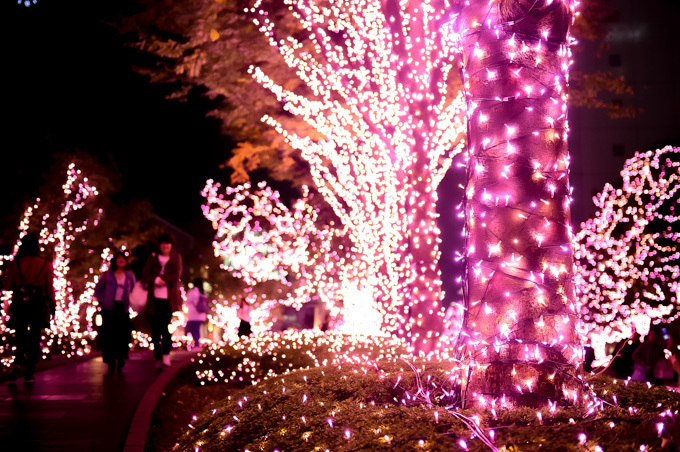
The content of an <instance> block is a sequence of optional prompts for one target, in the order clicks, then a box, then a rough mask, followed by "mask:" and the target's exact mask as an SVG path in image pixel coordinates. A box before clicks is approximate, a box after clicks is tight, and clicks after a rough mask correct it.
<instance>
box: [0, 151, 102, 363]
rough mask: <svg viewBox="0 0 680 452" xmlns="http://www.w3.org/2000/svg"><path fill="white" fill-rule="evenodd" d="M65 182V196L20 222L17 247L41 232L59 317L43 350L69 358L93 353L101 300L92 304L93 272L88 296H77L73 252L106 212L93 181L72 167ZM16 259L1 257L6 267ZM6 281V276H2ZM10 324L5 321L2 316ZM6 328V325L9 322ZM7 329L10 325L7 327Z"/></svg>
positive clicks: (34, 209) (40, 204)
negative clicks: (91, 346) (94, 320)
mask: <svg viewBox="0 0 680 452" xmlns="http://www.w3.org/2000/svg"><path fill="white" fill-rule="evenodd" d="M65 176H66V177H65V180H64V181H63V182H62V185H61V189H62V195H63V196H54V197H53V198H51V199H48V200H46V201H43V200H41V199H38V200H36V203H35V204H34V205H33V206H29V207H27V208H26V210H25V212H24V216H23V218H22V219H21V221H20V223H19V240H18V241H17V244H16V246H15V247H14V253H16V251H17V249H18V247H19V243H20V240H21V238H22V237H23V236H24V235H25V234H26V232H27V231H29V230H30V229H33V230H34V231H36V232H37V233H38V236H39V240H40V244H41V247H42V248H43V250H44V251H45V252H46V254H47V255H49V256H50V257H51V259H52V266H53V270H54V294H55V302H56V313H55V316H54V317H53V319H52V322H51V325H50V329H49V332H48V333H49V335H50V337H49V338H47V339H46V340H45V341H44V343H43V346H44V347H46V348H49V349H52V350H54V349H58V350H60V351H61V352H62V353H64V354H72V353H76V350H77V349H81V350H80V352H79V353H81V354H82V353H83V352H88V351H89V343H88V341H89V340H92V339H94V337H95V336H96V333H95V332H94V330H93V328H92V327H93V325H92V324H91V321H92V316H93V314H94V310H95V309H96V306H95V303H96V302H95V301H94V300H93V299H92V297H91V296H88V294H90V295H91V290H90V288H91V287H90V286H91V285H92V282H91V280H92V278H95V282H96V276H93V274H92V273H93V272H92V271H91V272H90V274H89V275H88V276H87V277H85V279H86V280H88V279H89V280H90V282H89V283H86V284H85V285H86V289H85V290H84V293H82V294H76V293H75V291H74V289H73V284H72V281H71V276H70V274H69V271H70V268H71V249H72V247H73V245H74V243H78V242H77V241H76V239H82V235H83V233H84V232H85V231H86V230H87V229H88V228H91V227H93V226H96V225H97V223H98V221H99V220H100V218H101V215H102V210H101V209H98V208H95V207H94V205H93V201H94V200H95V199H97V196H98V194H99V192H98V190H97V188H96V187H95V186H94V185H93V184H92V182H91V181H90V180H89V179H88V177H87V176H86V175H85V174H83V172H82V171H81V170H80V169H79V168H77V167H76V165H75V164H73V163H71V164H70V165H69V166H68V168H67V169H66V174H65ZM11 259H13V256H11V255H10V256H0V264H2V263H3V261H7V260H11ZM0 276H1V273H0ZM9 300H10V297H9V293H5V294H3V301H4V302H5V303H8V302H9ZM2 319H3V320H4V319H5V317H4V316H2ZM3 323H4V322H3ZM2 328H3V329H4V328H5V326H4V325H2Z"/></svg>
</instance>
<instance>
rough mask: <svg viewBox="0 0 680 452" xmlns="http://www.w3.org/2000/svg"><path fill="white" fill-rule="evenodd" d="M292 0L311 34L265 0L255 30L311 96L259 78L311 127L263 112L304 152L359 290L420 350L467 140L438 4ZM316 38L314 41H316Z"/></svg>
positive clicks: (437, 322)
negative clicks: (342, 234) (354, 267)
mask: <svg viewBox="0 0 680 452" xmlns="http://www.w3.org/2000/svg"><path fill="white" fill-rule="evenodd" d="M407 3H408V2H402V3H401V4H399V3H397V2H387V3H385V4H383V3H382V2H380V1H336V2H333V3H332V4H327V3H326V2H320V1H319V2H317V1H304V0H301V1H293V0H288V1H286V4H287V5H290V7H291V9H292V11H293V14H294V15H295V17H297V18H298V19H299V21H300V23H301V25H302V27H303V28H304V29H305V30H306V31H307V36H306V37H307V38H308V41H305V43H303V42H302V41H301V40H299V39H298V38H297V37H293V36H285V37H284V36H279V35H278V34H277V33H278V32H279V29H278V28H277V27H276V26H275V23H274V21H272V20H270V19H269V17H268V15H267V12H266V11H265V10H264V9H260V8H262V6H261V2H258V3H257V4H256V5H255V6H254V7H253V8H251V9H250V12H251V13H252V14H254V15H255V17H256V19H255V20H256V23H257V24H258V25H260V30H261V31H262V32H263V33H265V34H266V35H267V36H268V37H269V40H270V44H271V45H272V46H274V47H276V48H277V49H278V51H279V52H280V53H281V55H282V56H283V57H284V59H285V61H286V63H287V64H288V65H289V66H290V67H291V68H295V70H296V72H297V74H298V76H299V78H300V79H301V80H303V81H304V82H305V85H306V87H307V88H308V92H309V94H299V93H298V92H293V91H292V90H289V89H286V88H285V87H284V86H282V85H280V84H277V83H276V82H275V81H274V80H273V79H272V78H270V77H269V76H268V75H267V74H265V72H264V71H262V70H261V69H260V68H258V67H254V68H253V69H252V72H253V75H254V77H255V79H256V80H258V81H259V82H260V83H262V84H263V85H264V86H265V87H267V88H269V89H270V90H271V91H272V92H273V93H274V94H276V96H277V98H278V99H279V100H280V101H281V102H282V103H283V105H284V108H285V109H286V110H287V111H289V112H291V113H292V114H294V115H296V116H298V117H301V118H303V119H304V120H305V121H306V122H307V123H308V124H309V125H311V126H312V127H313V128H314V130H315V131H316V133H315V134H307V135H302V134H299V133H297V131H295V130H289V129H287V128H286V127H284V126H283V125H282V124H280V123H279V122H278V121H276V120H275V119H274V118H271V117H265V118H264V120H265V121H266V122H267V123H268V124H271V125H272V126H273V127H275V128H276V129H277V130H278V131H279V132H280V133H281V134H283V135H284V136H285V138H286V140H287V141H288V143H289V144H290V145H291V146H292V147H293V148H296V149H299V150H300V151H301V152H302V156H303V157H304V158H305V159H306V160H307V161H308V162H309V164H310V169H311V173H312V177H313V178H314V182H315V184H316V186H317V188H318V190H319V192H320V193H321V194H322V195H323V196H324V198H325V199H326V201H327V202H328V203H329V204H330V205H331V207H332V208H333V210H334V212H335V213H336V215H337V216H338V217H339V218H340V220H341V222H342V224H343V225H344V226H345V227H346V228H347V230H348V235H349V237H350V239H351V240H352V243H353V246H354V249H356V250H357V259H358V260H360V264H359V266H360V273H358V274H357V276H358V278H359V279H360V281H361V284H362V286H363V287H362V291H363V292H364V293H367V294H368V298H369V299H375V300H378V301H379V303H380V305H381V308H382V310H383V315H384V317H383V319H384V320H383V323H384V326H383V327H384V328H385V329H386V330H387V331H391V332H394V333H397V334H401V335H404V336H407V337H409V338H410V339H411V341H412V343H414V344H415V345H416V346H417V347H418V348H422V347H423V344H424V343H425V344H428V343H430V342H433V340H436V339H437V337H438V336H439V335H440V333H441V326H442V317H443V310H442V308H441V303H440V302H441V299H442V293H441V288H440V284H441V281H440V275H439V270H438V267H437V262H438V259H439V248H438V243H439V231H438V229H437V225H436V217H437V215H436V211H435V205H436V196H437V195H436V187H437V186H438V184H439V182H440V180H441V179H442V178H443V177H444V175H445V173H446V171H447V170H448V168H449V166H450V164H451V159H452V157H453V156H454V155H455V154H456V153H457V152H458V151H459V149H460V147H461V137H460V134H461V132H462V127H461V122H460V120H459V116H458V115H459V112H460V111H461V109H462V102H461V98H460V96H458V97H457V96H456V95H455V90H454V92H453V93H452V89H451V87H450V86H449V82H450V80H449V76H450V72H451V69H453V68H454V63H453V57H452V55H453V54H452V52H451V48H450V47H449V46H448V43H447V41H442V40H441V35H440V25H441V20H442V19H443V17H442V15H441V11H440V9H438V8H435V6H436V5H435V3H437V4H438V2H411V3H408V4H407ZM309 43H311V44H309Z"/></svg>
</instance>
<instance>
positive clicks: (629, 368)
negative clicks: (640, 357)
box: [610, 331, 641, 379]
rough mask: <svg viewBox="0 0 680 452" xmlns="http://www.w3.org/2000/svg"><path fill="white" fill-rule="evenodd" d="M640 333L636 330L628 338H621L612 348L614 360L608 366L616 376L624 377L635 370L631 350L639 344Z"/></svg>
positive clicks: (633, 350)
mask: <svg viewBox="0 0 680 452" xmlns="http://www.w3.org/2000/svg"><path fill="white" fill-rule="evenodd" d="M640 344H641V342H640V335H639V334H638V332H637V331H635V332H634V333H633V336H632V337H630V338H629V339H623V340H621V341H620V342H619V343H618V344H617V345H616V348H615V349H614V360H613V361H612V364H611V366H610V368H612V369H613V370H614V375H613V376H615V377H616V378H622V379H626V378H628V377H630V376H632V375H633V371H634V370H635V361H633V352H635V350H636V349H637V348H638V347H639V346H640Z"/></svg>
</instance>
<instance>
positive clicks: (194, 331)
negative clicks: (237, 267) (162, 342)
mask: <svg viewBox="0 0 680 452" xmlns="http://www.w3.org/2000/svg"><path fill="white" fill-rule="evenodd" d="M193 286H194V287H192V288H191V290H190V291H189V292H188V293H187V302H186V305H187V325H186V331H187V333H188V334H191V337H192V338H193V340H194V344H193V346H194V347H198V346H199V345H200V343H199V341H200V339H201V326H203V322H205V321H206V320H208V313H207V312H201V311H200V309H199V305H200V304H201V303H205V304H206V305H207V298H208V297H207V295H206V294H205V289H204V288H203V280H202V279H201V278H196V279H195V280H194V281H193Z"/></svg>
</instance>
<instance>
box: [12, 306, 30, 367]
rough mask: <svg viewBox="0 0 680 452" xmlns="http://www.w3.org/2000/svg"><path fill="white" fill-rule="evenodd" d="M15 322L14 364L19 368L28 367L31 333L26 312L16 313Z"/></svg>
mask: <svg viewBox="0 0 680 452" xmlns="http://www.w3.org/2000/svg"><path fill="white" fill-rule="evenodd" d="M12 320H13V322H14V328H15V330H14V331H15V332H14V337H13V341H12V342H13V345H14V364H16V365H17V366H25V365H26V363H27V362H26V361H27V360H26V355H27V352H28V344H29V343H30V338H29V336H30V332H29V330H28V329H29V326H30V322H29V321H28V317H27V315H26V313H25V312H23V311H22V312H19V310H18V309H17V311H16V312H15V314H14V316H13V319H12Z"/></svg>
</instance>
